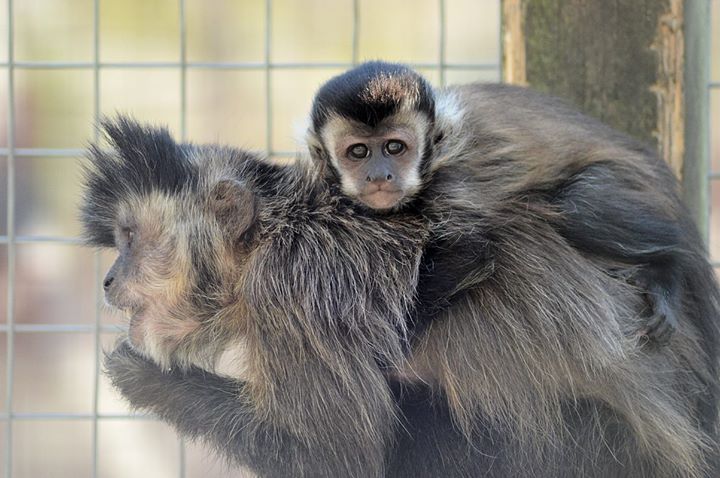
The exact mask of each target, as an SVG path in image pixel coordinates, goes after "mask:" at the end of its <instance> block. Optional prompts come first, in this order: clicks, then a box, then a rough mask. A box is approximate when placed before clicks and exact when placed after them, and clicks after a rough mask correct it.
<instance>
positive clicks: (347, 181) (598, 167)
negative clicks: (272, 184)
mask: <svg viewBox="0 0 720 478" xmlns="http://www.w3.org/2000/svg"><path fill="white" fill-rule="evenodd" d="M310 119H311V126H310V128H309V131H308V134H307V143H308V147H309V152H310V156H311V157H312V158H313V159H314V160H315V161H314V162H315V163H316V164H317V165H318V166H319V167H320V170H321V171H322V174H324V176H325V177H326V179H327V181H328V182H329V183H330V184H331V185H336V186H338V187H339V188H340V189H341V191H342V192H343V193H344V194H345V195H346V196H348V197H349V198H350V199H352V200H354V201H357V202H358V203H360V204H362V205H364V206H365V207H367V208H369V209H372V210H375V211H377V212H379V213H386V214H387V213H392V212H397V211H400V210H407V209H415V210H418V211H420V213H421V214H423V215H426V216H434V217H435V219H436V221H437V222H438V223H443V224H446V223H447V219H448V218H447V217H443V215H442V213H440V212H439V209H441V208H442V206H440V207H438V201H437V199H438V198H442V200H446V203H447V200H449V201H451V202H452V201H456V202H458V203H460V202H465V203H470V204H472V205H473V206H475V209H476V212H479V213H480V214H482V209H483V203H484V202H486V201H488V200H489V199H490V198H493V199H490V200H498V199H499V200H502V198H503V196H507V197H510V196H512V195H513V194H514V193H515V192H517V191H522V194H523V195H526V194H527V191H528V190H530V191H533V192H536V193H537V194H536V196H530V195H528V196H527V199H528V201H533V200H535V199H537V204H538V205H542V206H543V207H549V208H553V209H555V210H556V212H557V216H556V217H557V222H556V223H555V224H554V226H555V227H556V228H557V230H559V232H560V233H561V234H562V235H563V237H564V238H565V239H566V240H567V241H568V242H569V243H570V244H571V245H572V246H573V247H575V248H576V249H578V250H580V251H581V252H583V253H585V254H587V255H588V256H590V257H596V258H598V259H599V260H600V261H601V262H602V264H603V266H604V268H605V269H606V270H608V271H609V272H611V273H617V271H619V270H622V271H623V272H622V273H621V274H624V275H626V276H627V279H628V280H629V281H630V282H631V283H633V284H635V285H636V286H637V287H638V289H640V290H641V291H642V293H643V294H645V296H646V299H647V300H646V302H647V304H648V308H647V310H646V312H647V320H646V322H645V326H644V327H643V328H642V329H641V331H640V336H641V337H642V338H643V339H644V340H648V341H652V342H653V343H657V344H664V343H667V342H668V341H669V340H670V338H671V336H672V335H673V333H674V332H675V330H676V328H677V325H678V319H677V318H676V314H677V311H678V310H679V307H680V304H679V296H680V294H679V293H678V288H679V287H680V282H681V274H680V272H679V271H680V270H681V269H682V267H683V266H682V262H683V258H682V255H683V252H682V250H683V245H682V238H681V236H682V234H683V232H682V226H681V225H680V223H679V221H678V219H677V218H678V217H679V216H680V215H681V214H682V211H683V209H682V206H681V205H680V204H679V202H678V201H677V199H675V190H674V188H675V185H674V182H673V178H669V177H665V176H666V171H665V169H663V168H662V165H661V164H659V163H660V160H659V159H658V158H657V157H656V155H655V154H654V153H653V152H651V151H649V150H648V149H647V148H645V147H644V146H643V145H639V144H636V143H635V142H634V141H632V140H631V139H630V138H627V137H626V136H624V135H622V134H620V133H618V132H615V131H613V130H611V129H610V128H608V127H607V126H605V125H603V124H601V123H599V122H597V121H595V120H593V119H591V118H588V117H585V116H583V115H581V114H580V113H578V112H576V111H574V110H572V109H570V108H568V107H566V106H565V105H563V104H562V103H560V102H559V101H557V100H554V99H552V98H548V97H545V96H543V95H540V94H538V93H534V92H532V91H530V90H526V89H522V88H518V87H512V86H507V85H490V84H488V85H482V84H473V85H463V86H458V87H451V88H447V89H441V90H434V89H433V88H432V86H431V85H430V84H429V83H428V82H427V80H425V79H424V78H423V77H422V76H420V75H419V74H418V73H416V72H415V71H413V70H411V69H410V68H408V67H407V66H404V65H401V64H395V63H386V62H380V61H373V62H368V63H364V64H362V65H360V66H358V67H356V68H354V69H352V70H349V71H347V72H345V73H343V74H341V75H338V76H336V77H334V78H332V79H331V80H329V81H328V82H327V83H325V84H324V85H323V86H322V87H321V88H320V89H319V90H318V92H317V94H316V96H315V99H314V102H313V106H312V112H311V118H310ZM628 160H630V161H628ZM633 161H634V166H633ZM642 168H646V169H648V170H652V171H653V175H654V176H652V175H651V176H652V177H650V176H648V175H646V174H645V173H643V172H642ZM497 173H500V174H499V175H498V174H497ZM647 181H649V182H650V183H651V186H649V187H648V186H647V184H644V182H647ZM666 193H667V194H666ZM664 196H665V197H664ZM440 203H442V201H440ZM442 231H443V232H442V233H443V235H444V236H447V233H446V229H442ZM461 235H462V234H461ZM456 239H457V238H456ZM449 244H462V241H455V240H453V239H448V238H447V237H446V238H445V239H444V243H443V241H436V242H435V243H434V245H433V244H432V243H431V246H430V247H429V248H428V250H427V251H426V256H425V261H424V266H425V270H426V271H428V272H430V273H429V274H426V275H427V276H432V277H433V280H435V281H437V279H438V277H443V276H444V275H450V276H453V275H455V274H453V273H452V272H451V271H450V270H449V269H451V268H454V269H457V268H462V267H463V266H462V264H453V263H452V259H451V258H449V257H448V256H449V255H450V254H448V253H447V251H448V248H449V247H450V246H449ZM466 245H468V246H472V244H466ZM616 266H617V267H616ZM445 269H448V270H445ZM453 287H455V286H454V285H452V284H449V285H447V287H446V288H453ZM427 289H429V290H433V286H429V287H427ZM447 293H448V290H445V289H442V286H441V290H439V291H438V294H437V296H438V297H440V296H445V295H447ZM433 300H434V298H433V296H432V295H430V296H428V297H421V298H420V302H421V307H420V308H419V310H424V311H431V310H433V309H434V307H433V306H434V305H436V304H434V303H433ZM427 315H428V314H427V313H423V314H421V315H420V316H419V317H416V318H415V320H414V322H415V324H416V326H418V327H419V328H420V329H422V328H424V327H425V326H426V325H427V324H426V322H428V321H431V320H432V318H429V317H427Z"/></svg>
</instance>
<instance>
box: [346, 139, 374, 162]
mask: <svg viewBox="0 0 720 478" xmlns="http://www.w3.org/2000/svg"><path fill="white" fill-rule="evenodd" d="M369 152H370V150H369V149H368V147H367V146H365V145H364V144H362V143H358V144H353V145H352V146H350V147H349V148H348V150H347V154H348V156H350V157H351V158H353V159H364V158H367V157H368V153H369Z"/></svg>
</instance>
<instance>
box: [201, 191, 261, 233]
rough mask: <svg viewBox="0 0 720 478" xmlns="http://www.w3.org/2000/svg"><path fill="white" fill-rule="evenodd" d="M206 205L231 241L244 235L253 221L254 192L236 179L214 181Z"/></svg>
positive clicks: (254, 209) (254, 215)
mask: <svg viewBox="0 0 720 478" xmlns="http://www.w3.org/2000/svg"><path fill="white" fill-rule="evenodd" d="M208 207H209V209H210V211H212V213H214V214H215V217H216V218H217V220H218V222H219V223H220V225H221V226H222V227H223V229H224V230H225V231H226V233H227V234H228V235H229V237H230V238H231V240H233V241H235V240H237V239H240V238H242V237H243V236H245V234H246V233H247V232H249V231H250V230H251V229H252V226H253V224H254V223H255V217H256V199H255V194H254V193H253V192H252V191H251V190H250V188H248V187H247V186H245V185H244V184H243V183H241V182H240V181H238V180H236V179H222V180H220V181H218V182H217V183H215V184H214V185H213V187H212V188H211V190H210V195H209V196H208Z"/></svg>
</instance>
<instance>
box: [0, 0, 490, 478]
mask: <svg viewBox="0 0 720 478" xmlns="http://www.w3.org/2000/svg"><path fill="white" fill-rule="evenodd" d="M3 4H4V5H3ZM0 5H2V6H3V13H4V15H1V14H0V30H2V29H6V34H5V35H3V39H4V41H3V39H0V73H2V75H0V78H2V79H0V91H3V90H5V91H4V92H6V98H7V101H5V102H4V105H3V107H4V108H6V112H5V114H4V115H3V120H4V123H5V124H4V125H3V120H0V127H2V126H5V128H6V132H7V134H6V135H3V137H2V138H0V161H2V164H1V166H2V168H3V171H4V174H5V176H6V178H7V180H6V182H5V184H4V185H3V186H0V187H4V189H5V190H4V191H0V194H1V197H2V200H4V202H5V204H4V205H2V206H4V207H2V213H4V217H2V218H1V219H2V221H1V225H0V264H2V265H3V271H2V274H0V286H2V287H3V288H4V290H3V293H2V294H1V295H0V306H2V310H3V311H4V317H3V320H1V321H0V381H1V382H2V384H3V386H4V390H3V393H2V394H1V396H0V463H1V464H2V466H1V467H0V470H1V471H2V473H3V476H5V477H6V478H10V477H13V478H18V477H25V476H27V477H38V476H54V477H55V476H58V477H59V476H69V477H82V476H92V477H96V476H118V477H121V476H153V477H161V476H180V477H186V476H201V475H202V476H204V477H208V476H213V475H216V476H228V473H229V472H228V471H227V470H226V469H225V468H224V467H223V465H222V464H218V463H214V462H212V461H208V459H206V458H205V455H206V453H207V451H206V450H204V449H202V447H200V446H197V445H188V444H185V443H183V442H182V441H181V440H178V439H177V438H176V437H175V435H174V433H172V431H170V430H169V428H167V427H166V426H165V425H163V424H161V423H159V422H156V421H154V420H153V419H151V418H149V417H145V416H142V415H135V414H133V413H131V412H130V411H128V410H127V409H126V408H125V406H124V405H123V404H122V402H121V401H119V400H118V399H117V397H116V396H115V395H114V393H113V392H112V391H111V390H110V389H109V387H108V385H107V383H106V382H105V380H104V378H103V377H102V375H101V365H100V363H101V358H102V349H103V347H108V346H109V345H110V344H112V342H113V341H114V338H115V337H116V336H117V334H118V333H119V332H120V331H121V330H122V328H123V326H122V320H121V319H120V318H118V317H115V316H114V315H112V314H111V313H110V312H109V311H107V310H105V309H104V308H103V306H102V294H101V292H102V290H101V289H100V288H99V287H98V285H99V284H100V282H101V278H102V275H103V274H104V271H105V270H106V269H107V265H108V264H109V262H110V261H111V257H110V255H109V254H105V253H101V252H92V251H87V250H85V249H83V248H82V247H81V244H80V241H79V239H78V238H77V235H78V233H79V229H78V226H77V221H76V220H75V218H73V217H72V216H73V209H74V207H75V202H76V199H77V194H74V195H73V194H70V195H68V194H65V193H64V192H63V191H59V190H58V189H62V188H63V187H65V186H67V185H71V184H76V183H77V174H78V168H77V160H78V158H80V157H81V156H82V155H83V147H84V145H85V141H86V140H87V139H89V140H92V141H101V138H99V137H98V132H97V130H95V129H93V127H92V124H95V123H96V122H97V120H98V119H99V118H100V117H101V116H102V115H104V114H112V113H113V112H114V111H123V112H130V113H132V114H134V115H135V116H137V117H138V118H139V119H142V120H148V119H149V120H151V121H155V122H160V123H166V124H168V125H169V127H170V129H171V130H172V131H173V132H174V133H175V134H177V135H178V136H179V137H181V138H182V139H189V138H191V139H193V140H196V141H215V140H216V141H225V142H232V143H235V144H239V145H241V146H246V147H251V148H254V149H262V150H265V151H266V152H267V153H269V154H270V155H271V156H272V157H275V158H282V157H289V156H291V155H293V154H294V152H293V151H294V142H293V136H294V133H293V131H292V127H291V126H290V124H291V123H293V122H297V120H298V117H299V115H300V112H301V111H302V110H307V108H308V107H309V101H310V99H311V97H312V93H313V91H314V89H315V88H316V87H317V86H319V84H320V83H321V82H322V81H323V80H325V79H327V78H329V77H330V76H332V75H334V74H336V73H338V72H339V71H342V70H344V69H346V68H348V67H351V66H352V65H353V64H356V63H357V62H358V61H360V60H362V59H370V58H379V57H383V58H393V57H394V58H396V59H398V60H402V61H406V62H407V61H408V59H410V61H409V62H410V63H411V64H412V65H413V66H414V67H416V68H417V69H418V70H420V71H421V72H422V73H423V74H425V75H427V76H428V77H429V78H430V79H431V81H433V82H434V83H435V84H436V85H444V84H447V83H453V82H463V81H469V80H497V79H499V65H498V51H499V33H498V25H499V18H498V17H499V7H498V0H486V1H483V2H479V4H478V2H470V1H466V0H447V1H445V0H427V1H426V0H423V1H420V2H412V5H411V4H410V2H402V1H396V2H379V1H375V0H345V1H339V2H324V1H310V2H292V1H283V0H250V1H244V2H222V1H208V2H203V1H200V0H159V1H153V2H142V1H139V0H132V1H126V2H122V1H110V0H102V1H101V0H82V1H59V0H33V1H32V2H20V1H18V0H4V1H2V0H0ZM408 8H412V9H413V15H410V16H408V15H404V18H405V20H398V19H399V18H402V16H400V15H398V14H397V12H398V11H403V10H405V11H406V10H407V9H408ZM467 12H472V14H473V17H472V19H471V22H468V18H467V17H466V16H465V15H464V13H467ZM54 16H56V17H54ZM463 22H464V23H465V26H463V25H462V24H463ZM136 25H140V27H139V28H140V30H144V31H145V36H143V33H142V32H133V33H134V34H130V33H131V30H133V29H135V28H136ZM449 25H453V28H452V29H450V28H449ZM478 28H481V29H482V31H483V32H484V33H482V34H480V35H479V36H478V34H477V32H478ZM148 31H152V32H153V33H152V35H150V36H148V34H147V32H148ZM158 31H159V32H161V34H157V32H158ZM218 31H221V32H220V33H218ZM461 31H465V32H466V33H464V34H460V35H458V32H461ZM473 32H475V33H473ZM468 35H470V36H471V37H472V36H473V35H474V36H475V37H474V38H470V37H468ZM206 43H210V45H209V46H208V45H206ZM464 44H465V45H471V44H475V45H476V46H479V45H485V46H484V47H483V48H481V49H480V50H477V48H476V49H475V51H474V52H473V51H472V49H470V50H471V51H470V52H468V51H466V50H467V48H466V47H465V46H463V45H464ZM478 51H479V52H480V54H478V53H477V52H478ZM487 52H490V53H489V54H488V53H487ZM143 90H149V91H151V92H152V93H151V94H148V95H138V94H137V92H138V91H143ZM58 185H59V186H58ZM75 193H77V191H75ZM38 197H39V198H40V199H38ZM59 204H63V205H64V206H63V207H62V209H63V211H62V212H61V213H60V214H59V217H58V215H57V214H53V212H56V211H55V210H56V208H57V207H58V205H59ZM49 216H53V217H49ZM43 296H44V298H43ZM47 297H51V298H50V299H47ZM238 476H242V473H239V474H238Z"/></svg>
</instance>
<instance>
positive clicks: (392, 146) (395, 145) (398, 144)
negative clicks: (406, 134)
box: [385, 139, 405, 156]
mask: <svg viewBox="0 0 720 478" xmlns="http://www.w3.org/2000/svg"><path fill="white" fill-rule="evenodd" d="M385 151H387V153H388V154H390V155H392V156H397V155H398V154H401V153H402V152H403V151H405V143H403V142H402V141H399V140H397V139H391V140H390V141H388V142H387V143H385Z"/></svg>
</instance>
